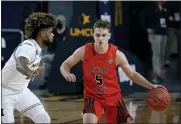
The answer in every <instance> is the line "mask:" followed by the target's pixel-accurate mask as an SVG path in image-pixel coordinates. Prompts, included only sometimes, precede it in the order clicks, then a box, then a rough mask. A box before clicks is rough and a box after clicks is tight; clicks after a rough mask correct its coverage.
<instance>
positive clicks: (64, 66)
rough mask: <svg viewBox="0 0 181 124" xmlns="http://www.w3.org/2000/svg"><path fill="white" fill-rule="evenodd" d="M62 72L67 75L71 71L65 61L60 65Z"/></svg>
mask: <svg viewBox="0 0 181 124" xmlns="http://www.w3.org/2000/svg"><path fill="white" fill-rule="evenodd" d="M60 72H61V74H62V75H63V76H64V77H66V75H67V74H69V73H70V67H69V66H68V65H67V64H65V63H63V64H62V65H61V67H60Z"/></svg>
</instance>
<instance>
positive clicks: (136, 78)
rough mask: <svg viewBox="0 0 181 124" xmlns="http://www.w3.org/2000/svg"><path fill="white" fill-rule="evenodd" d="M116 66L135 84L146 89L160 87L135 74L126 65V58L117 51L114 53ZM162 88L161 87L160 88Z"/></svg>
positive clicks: (127, 64)
mask: <svg viewBox="0 0 181 124" xmlns="http://www.w3.org/2000/svg"><path fill="white" fill-rule="evenodd" d="M116 64H117V65H119V66H120V67H121V68H122V70H123V71H124V72H125V74H126V75H127V76H128V77H129V78H130V79H131V80H132V81H133V82H135V83H137V84H139V85H141V86H143V87H146V88H148V89H152V88H156V87H158V86H161V85H153V84H151V83H150V82H149V81H148V80H147V79H145V78H144V77H143V76H142V75H141V74H139V73H138V72H136V71H135V70H134V69H133V68H132V67H131V66H130V65H129V63H128V60H127V58H126V56H125V55H124V54H123V53H122V52H121V51H119V50H117V52H116ZM161 87H162V86H161Z"/></svg>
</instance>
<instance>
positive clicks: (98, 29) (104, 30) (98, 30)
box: [94, 28, 109, 34]
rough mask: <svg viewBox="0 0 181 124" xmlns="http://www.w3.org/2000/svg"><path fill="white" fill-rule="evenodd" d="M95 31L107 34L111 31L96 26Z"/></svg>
mask: <svg viewBox="0 0 181 124" xmlns="http://www.w3.org/2000/svg"><path fill="white" fill-rule="evenodd" d="M94 33H96V34H107V33H109V31H108V29H106V28H95V29H94Z"/></svg>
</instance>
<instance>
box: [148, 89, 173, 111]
mask: <svg viewBox="0 0 181 124" xmlns="http://www.w3.org/2000/svg"><path fill="white" fill-rule="evenodd" d="M169 104H170V94H169V92H168V91H167V90H166V89H164V88H161V87H158V88H154V89H151V90H150V91H149V92H148V95H147V105H148V107H149V108H151V109H152V110H154V111H163V110H165V109H166V108H167V107H168V106H169Z"/></svg>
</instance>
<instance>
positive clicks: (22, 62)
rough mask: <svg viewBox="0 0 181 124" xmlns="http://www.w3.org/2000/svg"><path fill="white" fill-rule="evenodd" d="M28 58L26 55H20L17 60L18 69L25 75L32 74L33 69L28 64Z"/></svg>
mask: <svg viewBox="0 0 181 124" xmlns="http://www.w3.org/2000/svg"><path fill="white" fill-rule="evenodd" d="M28 63H29V62H28V60H27V59H26V58H25V57H19V58H18V59H17V61H16V69H17V70H18V71H19V72H20V73H21V74H23V75H26V76H28V77H29V76H31V74H32V73H33V71H31V70H30V68H29V67H28V66H27V65H28Z"/></svg>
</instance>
